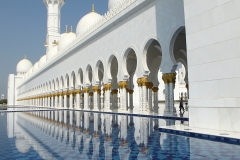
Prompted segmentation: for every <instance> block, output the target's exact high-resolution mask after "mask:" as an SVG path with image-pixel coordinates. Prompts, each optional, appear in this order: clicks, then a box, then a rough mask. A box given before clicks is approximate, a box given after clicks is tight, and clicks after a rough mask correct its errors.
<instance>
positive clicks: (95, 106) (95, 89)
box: [92, 86, 99, 110]
mask: <svg viewBox="0 0 240 160" xmlns="http://www.w3.org/2000/svg"><path fill="white" fill-rule="evenodd" d="M92 90H93V109H95V110H96V109H98V106H99V101H98V90H99V88H98V86H93V87H92Z"/></svg>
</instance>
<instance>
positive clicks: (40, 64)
mask: <svg viewBox="0 0 240 160" xmlns="http://www.w3.org/2000/svg"><path fill="white" fill-rule="evenodd" d="M46 61H47V56H46V54H45V55H44V56H42V57H41V58H40V60H39V61H38V67H41V66H42V65H44V63H45V62H46Z"/></svg>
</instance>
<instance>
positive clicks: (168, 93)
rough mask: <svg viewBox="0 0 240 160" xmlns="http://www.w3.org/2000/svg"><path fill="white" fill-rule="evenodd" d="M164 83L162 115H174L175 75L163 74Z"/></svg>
mask: <svg viewBox="0 0 240 160" xmlns="http://www.w3.org/2000/svg"><path fill="white" fill-rule="evenodd" d="M162 79H163V81H164V83H165V110H164V114H167V115H174V114H176V108H175V107H174V84H175V80H176V74H175V73H165V74H163V76H162Z"/></svg>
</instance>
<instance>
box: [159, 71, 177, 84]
mask: <svg viewBox="0 0 240 160" xmlns="http://www.w3.org/2000/svg"><path fill="white" fill-rule="evenodd" d="M162 80H163V81H164V83H165V84H168V83H175V80H176V74H175V73H165V74H163V76H162Z"/></svg>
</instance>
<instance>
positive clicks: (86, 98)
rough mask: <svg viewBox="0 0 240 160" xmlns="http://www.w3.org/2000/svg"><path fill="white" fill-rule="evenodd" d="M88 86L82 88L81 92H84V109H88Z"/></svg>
mask: <svg viewBox="0 0 240 160" xmlns="http://www.w3.org/2000/svg"><path fill="white" fill-rule="evenodd" d="M89 91H90V90H89V88H87V87H86V88H84V89H83V92H84V109H89V103H88V102H89V101H88V98H89Z"/></svg>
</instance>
